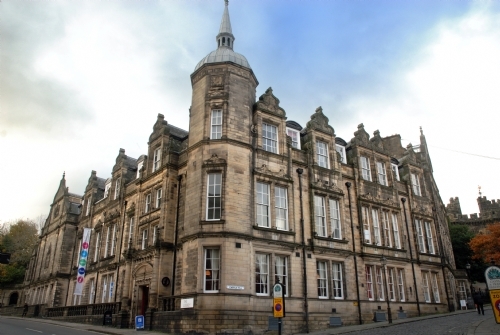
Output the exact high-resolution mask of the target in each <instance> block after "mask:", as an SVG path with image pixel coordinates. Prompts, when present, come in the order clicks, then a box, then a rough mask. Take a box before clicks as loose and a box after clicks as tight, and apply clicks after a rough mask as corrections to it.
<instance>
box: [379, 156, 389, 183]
mask: <svg viewBox="0 0 500 335" xmlns="http://www.w3.org/2000/svg"><path fill="white" fill-rule="evenodd" d="M377 176H378V183H379V184H380V185H383V186H387V185H388V183H387V173H386V172H385V163H384V162H377Z"/></svg>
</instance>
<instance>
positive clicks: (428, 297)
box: [422, 272, 431, 303]
mask: <svg viewBox="0 0 500 335" xmlns="http://www.w3.org/2000/svg"><path fill="white" fill-rule="evenodd" d="M422 288H423V292H424V300H425V302H426V303H430V302H431V294H430V291H429V273H428V272H422Z"/></svg>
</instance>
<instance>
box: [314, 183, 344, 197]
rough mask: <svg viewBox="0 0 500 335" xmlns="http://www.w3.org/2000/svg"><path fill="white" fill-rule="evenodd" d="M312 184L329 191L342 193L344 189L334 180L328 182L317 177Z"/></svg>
mask: <svg viewBox="0 0 500 335" xmlns="http://www.w3.org/2000/svg"><path fill="white" fill-rule="evenodd" d="M313 185H314V186H315V187H318V188H323V189H326V190H329V191H333V192H336V193H340V194H344V191H343V190H342V189H341V188H339V187H338V186H337V184H336V183H335V182H334V181H332V182H328V180H322V179H318V180H316V182H314V183H313Z"/></svg>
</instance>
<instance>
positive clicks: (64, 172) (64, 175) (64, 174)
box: [63, 171, 66, 179]
mask: <svg viewBox="0 0 500 335" xmlns="http://www.w3.org/2000/svg"><path fill="white" fill-rule="evenodd" d="M65 177H66V171H63V179H64V178H65Z"/></svg>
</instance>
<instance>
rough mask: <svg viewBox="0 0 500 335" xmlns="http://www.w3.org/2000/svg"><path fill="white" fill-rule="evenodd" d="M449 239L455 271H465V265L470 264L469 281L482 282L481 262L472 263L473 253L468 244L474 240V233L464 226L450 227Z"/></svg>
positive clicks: (482, 268) (482, 269) (482, 266)
mask: <svg viewBox="0 0 500 335" xmlns="http://www.w3.org/2000/svg"><path fill="white" fill-rule="evenodd" d="M450 238H451V245H452V247H453V255H454V256H455V265H456V266H457V269H466V268H467V264H470V266H471V268H470V272H469V273H470V274H469V275H470V277H471V280H472V281H481V282H484V276H483V273H484V263H483V261H482V260H479V259H478V260H476V261H474V262H473V261H472V259H473V255H474V253H473V251H472V249H471V247H470V245H469V243H470V241H471V240H472V239H473V238H474V233H473V232H472V231H471V230H470V229H469V226H467V225H464V224H452V225H450Z"/></svg>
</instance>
